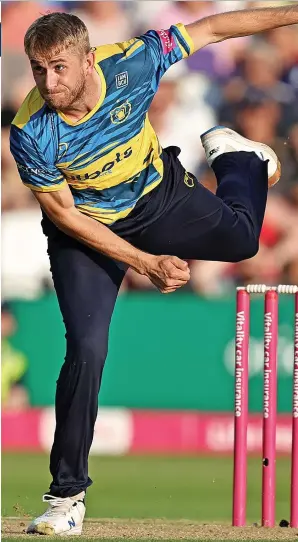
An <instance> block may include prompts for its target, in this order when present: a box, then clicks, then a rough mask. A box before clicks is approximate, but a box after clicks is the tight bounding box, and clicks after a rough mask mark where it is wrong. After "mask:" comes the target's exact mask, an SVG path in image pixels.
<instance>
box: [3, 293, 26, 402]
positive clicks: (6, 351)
mask: <svg viewBox="0 0 298 542" xmlns="http://www.w3.org/2000/svg"><path fill="white" fill-rule="evenodd" d="M16 325H17V324H16V320H15V318H14V316H13V314H12V312H11V309H10V307H9V305H8V304H7V303H2V306H1V373H2V374H1V377H2V378H1V397H2V409H5V410H19V409H22V408H25V407H26V406H27V405H28V402H29V401H28V394H27V391H26V388H25V386H24V384H23V378H24V375H25V373H26V370H27V359H26V356H25V355H24V354H23V352H20V351H19V350H17V349H16V348H14V346H13V345H12V344H11V341H10V337H12V336H13V334H14V333H15V331H16Z"/></svg>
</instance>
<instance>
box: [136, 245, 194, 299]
mask: <svg viewBox="0 0 298 542" xmlns="http://www.w3.org/2000/svg"><path fill="white" fill-rule="evenodd" d="M139 272H140V270H139ZM142 274H144V275H146V276H147V277H148V278H149V279H150V280H151V282H152V283H153V284H154V286H156V287H157V288H158V289H159V291H160V292H161V293H162V294H170V293H171V292H175V290H177V288H181V286H184V285H185V284H186V283H187V282H188V281H189V279H190V271H189V267H188V264H187V262H185V261H184V260H180V258H177V257H176V256H153V255H151V254H150V255H149V254H147V255H146V258H145V261H144V262H143V271H142Z"/></svg>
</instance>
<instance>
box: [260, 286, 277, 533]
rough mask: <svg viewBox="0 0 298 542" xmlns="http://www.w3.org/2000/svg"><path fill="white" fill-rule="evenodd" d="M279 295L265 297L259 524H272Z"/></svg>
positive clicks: (270, 294)
mask: <svg viewBox="0 0 298 542" xmlns="http://www.w3.org/2000/svg"><path fill="white" fill-rule="evenodd" d="M277 335H278V293H277V292H276V291H268V292H266V294H265V311H264V390H263V391H264V398H263V399H264V403H263V477H262V478H263V480H262V525H263V527H273V526H274V524H275V476H276V472H275V467H276V401H277V400H276V395H277V393H276V392H277V374H276V373H277V342H278V337H277Z"/></svg>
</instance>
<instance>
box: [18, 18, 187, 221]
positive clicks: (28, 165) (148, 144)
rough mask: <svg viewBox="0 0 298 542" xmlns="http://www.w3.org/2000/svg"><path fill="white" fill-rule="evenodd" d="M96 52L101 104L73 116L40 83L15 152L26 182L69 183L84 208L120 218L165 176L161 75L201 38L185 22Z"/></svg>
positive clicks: (23, 116) (36, 186)
mask: <svg viewBox="0 0 298 542" xmlns="http://www.w3.org/2000/svg"><path fill="white" fill-rule="evenodd" d="M94 52H95V61H96V62H95V68H96V70H97V72H98V74H99V77H100V78H101V83H102V93H101V96H100V99H99V101H98V103H97V104H96V106H95V108H94V109H93V110H92V111H91V112H90V113H89V114H88V115H86V116H85V117H84V118H83V119H81V120H80V121H78V122H75V123H74V122H71V121H70V120H69V119H68V118H67V117H66V116H65V115H64V114H63V113H62V112H59V111H54V110H52V109H51V108H49V107H48V106H47V105H46V103H45V102H44V100H43V99H42V97H41V95H40V93H39V91H38V89H37V88H36V87H35V88H34V89H33V90H32V91H31V92H30V93H29V95H28V96H27V98H26V99H25V101H24V103H23V105H22V106H21V108H20V110H19V111H18V113H17V115H16V117H15V118H14V120H13V123H12V127H11V137H10V142H11V152H12V154H13V156H14V158H15V160H16V163H17V167H18V170H19V173H20V176H21V179H22V181H23V182H24V184H25V185H26V186H28V187H29V188H31V189H32V190H37V191H42V192H44V191H45V192H48V191H52V190H59V189H61V188H62V187H63V186H64V185H65V183H67V184H68V185H69V187H70V190H71V192H72V194H73V197H74V202H75V205H76V207H77V208H78V209H79V210H80V211H81V212H82V213H85V214H86V215H88V216H90V217H92V218H94V219H96V220H99V221H101V222H103V223H105V224H113V223H114V222H115V221H116V220H119V219H120V218H124V217H126V216H127V215H128V214H129V213H130V212H131V210H132V209H133V208H134V206H135V205H136V203H137V201H138V200H139V199H140V198H141V197H142V196H143V195H144V194H147V193H148V192H150V191H151V190H153V189H154V188H155V187H156V186H157V185H158V184H159V183H160V182H161V180H162V175H163V163H162V159H161V151H162V149H161V146H160V144H159V141H158V138H157V136H156V134H155V132H154V130H153V129H152V127H151V125H150V122H149V120H148V113H147V112H148V109H149V106H150V104H151V102H152V99H153V97H154V95H155V93H156V91H157V89H158V85H159V82H160V79H161V77H162V76H163V74H164V73H165V72H166V70H167V69H168V68H169V67H170V66H171V65H172V64H174V63H175V62H177V61H179V60H181V59H182V58H184V57H187V56H188V55H190V54H191V53H192V52H193V43H192V40H191V38H190V36H189V35H188V33H187V31H186V29H185V27H184V26H183V25H182V24H180V23H179V24H177V25H173V26H171V28H170V29H169V30H161V31H155V30H150V31H149V32H147V33H146V34H144V35H142V36H140V37H138V38H133V39H131V40H129V41H127V42H123V43H117V44H113V45H104V46H100V47H96V48H94Z"/></svg>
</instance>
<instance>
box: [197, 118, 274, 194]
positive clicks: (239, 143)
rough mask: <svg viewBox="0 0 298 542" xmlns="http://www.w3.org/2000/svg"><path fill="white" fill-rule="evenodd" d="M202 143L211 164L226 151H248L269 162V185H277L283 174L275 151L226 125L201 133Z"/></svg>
mask: <svg viewBox="0 0 298 542" xmlns="http://www.w3.org/2000/svg"><path fill="white" fill-rule="evenodd" d="M201 141H202V145H203V147H204V150H205V153H206V158H207V162H208V164H209V166H211V165H212V163H213V161H214V160H215V158H217V157H218V156H220V155H221V154H224V153H226V152H235V151H246V152H255V153H256V155H257V156H258V157H259V158H260V159H261V160H269V162H268V185H269V187H271V186H273V185H275V184H276V183H277V182H278V181H279V179H280V175H281V164H280V161H279V160H278V158H277V156H276V154H275V152H274V151H273V150H272V149H271V148H270V147H268V145H265V144H264V143H258V142H257V141H251V140H250V139H246V138H245V137H242V136H241V135H239V134H237V132H235V131H234V130H231V129H230V128H226V127H225V126H215V127H214V128H211V129H210V130H208V131H207V132H205V133H204V134H202V135H201Z"/></svg>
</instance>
